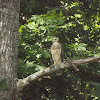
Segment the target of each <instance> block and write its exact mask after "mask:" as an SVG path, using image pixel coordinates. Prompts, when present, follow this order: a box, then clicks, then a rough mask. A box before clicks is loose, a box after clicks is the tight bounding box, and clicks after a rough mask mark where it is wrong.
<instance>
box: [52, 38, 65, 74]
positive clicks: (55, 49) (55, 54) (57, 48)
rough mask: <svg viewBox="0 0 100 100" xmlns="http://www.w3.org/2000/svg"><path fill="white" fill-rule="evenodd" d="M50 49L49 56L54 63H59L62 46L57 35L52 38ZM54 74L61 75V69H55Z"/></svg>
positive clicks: (61, 58) (61, 57)
mask: <svg viewBox="0 0 100 100" xmlns="http://www.w3.org/2000/svg"><path fill="white" fill-rule="evenodd" d="M50 51H51V56H52V60H53V63H54V65H56V64H60V63H61V62H62V61H63V48H62V46H61V44H60V43H59V38H58V37H54V38H53V41H52V45H51V48H50ZM56 74H57V75H61V74H62V70H59V71H57V72H56Z"/></svg>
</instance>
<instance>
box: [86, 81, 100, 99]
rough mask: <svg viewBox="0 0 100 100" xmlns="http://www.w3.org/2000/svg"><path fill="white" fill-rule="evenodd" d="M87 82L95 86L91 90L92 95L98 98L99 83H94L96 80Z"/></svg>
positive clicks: (99, 93) (99, 97) (99, 91)
mask: <svg viewBox="0 0 100 100" xmlns="http://www.w3.org/2000/svg"><path fill="white" fill-rule="evenodd" d="M88 83H89V84H91V85H93V86H95V88H96V89H95V90H94V91H93V93H92V94H93V95H94V96H95V97H98V98H97V99H100V83H96V82H88Z"/></svg>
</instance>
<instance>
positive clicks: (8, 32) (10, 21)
mask: <svg viewBox="0 0 100 100" xmlns="http://www.w3.org/2000/svg"><path fill="white" fill-rule="evenodd" d="M19 8H20V0H0V80H2V79H7V84H8V87H9V90H8V91H2V92H0V100H3V98H7V99H8V100H18V99H17V92H16V83H15V81H14V78H16V77H17V60H18V49H17V48H18V47H17V46H18V28H19Z"/></svg>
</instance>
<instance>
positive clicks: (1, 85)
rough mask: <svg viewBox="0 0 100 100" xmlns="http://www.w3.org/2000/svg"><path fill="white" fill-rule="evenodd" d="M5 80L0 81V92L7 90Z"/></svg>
mask: <svg viewBox="0 0 100 100" xmlns="http://www.w3.org/2000/svg"><path fill="white" fill-rule="evenodd" d="M6 81H7V80H6V79H3V80H1V81H0V91H7V90H9V88H8V85H7V83H6Z"/></svg>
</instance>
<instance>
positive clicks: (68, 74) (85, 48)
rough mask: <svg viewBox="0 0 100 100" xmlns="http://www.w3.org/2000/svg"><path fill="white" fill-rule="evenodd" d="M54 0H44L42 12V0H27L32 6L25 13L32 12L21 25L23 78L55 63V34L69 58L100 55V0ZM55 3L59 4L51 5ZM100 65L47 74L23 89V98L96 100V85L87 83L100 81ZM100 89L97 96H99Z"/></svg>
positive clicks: (19, 74)
mask: <svg viewBox="0 0 100 100" xmlns="http://www.w3.org/2000/svg"><path fill="white" fill-rule="evenodd" d="M47 1H48V0H47ZM50 1H51V2H52V0H50ZM50 1H48V3H46V2H44V0H42V1H41V2H42V3H43V5H42V11H43V10H45V12H42V11H41V9H40V8H41V6H40V5H38V8H37V5H36V4H37V3H38V2H39V3H40V1H38V0H37V1H36V0H33V1H32V0H29V2H28V1H27V0H26V1H25V4H28V5H27V6H26V8H25V12H24V14H25V15H26V14H27V13H28V14H27V16H24V17H25V18H26V23H25V24H23V25H21V26H20V28H19V62H18V63H19V67H18V77H19V78H23V77H27V76H28V75H30V74H33V73H35V72H37V71H40V70H43V69H45V68H46V67H48V66H50V65H51V64H52V63H51V56H50V46H51V44H52V39H53V37H54V36H57V37H59V38H60V42H61V43H62V46H63V48H64V51H65V53H64V59H65V60H66V58H67V57H69V58H70V59H82V58H87V57H91V56H100V41H99V39H100V31H99V28H100V13H99V10H100V0H93V1H91V0H77V1H76V0H66V1H65V0H62V1H60V0H55V1H54V0H53V1H54V2H52V3H50ZM21 2H23V0H22V1H21ZM55 2H56V3H55ZM53 3H54V4H57V5H55V6H54V5H53V6H51V4H53ZM46 4H47V5H46ZM33 5H34V6H33ZM35 5H36V6H35ZM44 5H45V7H46V6H47V7H46V8H45V7H44ZM35 7H36V8H35ZM39 7H40V8H39ZM29 9H31V10H30V11H31V13H29V12H28V11H29ZM32 9H33V10H32ZM48 9H49V10H48ZM27 10H28V11H27ZM35 10H36V12H34V11H35ZM22 11H24V10H23V9H22ZM37 11H38V12H37ZM31 14H33V15H32V16H31V17H30V15H31ZM38 14H39V15H38ZM27 18H28V19H27ZM99 66H100V62H98V63H90V64H83V65H80V66H78V67H79V72H76V71H75V70H74V68H69V69H66V70H64V71H63V74H62V75H61V76H56V75H55V73H54V74H52V75H50V76H47V77H43V78H42V79H39V80H38V81H36V82H35V83H33V84H32V85H31V86H29V87H28V88H27V90H24V91H23V92H22V93H23V94H22V100H52V99H55V100H74V99H75V100H93V98H94V97H93V96H92V95H91V93H92V92H93V89H94V87H92V86H91V85H89V83H87V82H88V81H94V82H98V83H99V82H100V67H99ZM94 86H95V85H94ZM97 91H98V90H97ZM97 91H96V92H95V96H98V94H97ZM98 97H99V96H98Z"/></svg>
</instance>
